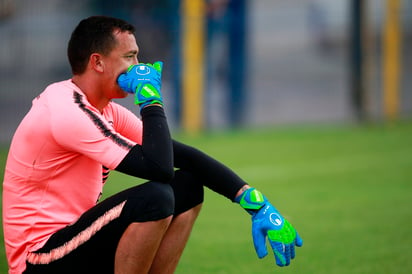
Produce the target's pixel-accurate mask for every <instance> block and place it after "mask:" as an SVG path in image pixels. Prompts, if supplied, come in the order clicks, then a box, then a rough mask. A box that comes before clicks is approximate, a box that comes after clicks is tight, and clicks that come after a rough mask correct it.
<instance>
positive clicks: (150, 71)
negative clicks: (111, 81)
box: [117, 62, 163, 108]
mask: <svg viewBox="0 0 412 274" xmlns="http://www.w3.org/2000/svg"><path fill="white" fill-rule="evenodd" d="M162 67H163V63H162V62H155V63H153V65H152V64H138V65H132V66H130V67H129V68H128V70H127V72H126V73H122V74H121V75H120V76H119V78H118V79H117V83H118V84H119V86H120V87H121V88H122V89H123V90H124V91H126V92H129V93H134V94H135V104H136V105H139V106H140V108H144V107H145V106H147V105H151V104H160V105H163V97H162V93H161V86H162V81H161V77H162Z"/></svg>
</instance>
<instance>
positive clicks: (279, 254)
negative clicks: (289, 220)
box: [270, 241, 286, 266]
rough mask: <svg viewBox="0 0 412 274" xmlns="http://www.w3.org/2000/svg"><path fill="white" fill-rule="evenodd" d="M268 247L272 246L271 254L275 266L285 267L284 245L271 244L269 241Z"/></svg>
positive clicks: (278, 243)
mask: <svg viewBox="0 0 412 274" xmlns="http://www.w3.org/2000/svg"><path fill="white" fill-rule="evenodd" d="M270 245H271V246H272V249H273V253H274V255H275V259H276V264H277V265H278V266H285V265H286V258H285V252H286V248H285V245H284V244H282V243H280V242H272V241H270Z"/></svg>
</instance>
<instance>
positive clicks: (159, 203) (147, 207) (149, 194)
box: [122, 182, 175, 222]
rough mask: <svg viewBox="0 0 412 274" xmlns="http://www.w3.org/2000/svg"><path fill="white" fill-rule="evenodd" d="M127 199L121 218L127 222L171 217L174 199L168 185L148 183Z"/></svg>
mask: <svg viewBox="0 0 412 274" xmlns="http://www.w3.org/2000/svg"><path fill="white" fill-rule="evenodd" d="M136 189H137V190H136V191H135V192H133V193H131V195H130V196H129V197H128V199H127V202H126V204H125V206H124V209H123V212H122V217H123V218H127V219H128V220H129V222H147V221H157V220H160V219H164V218H166V217H168V216H171V215H173V213H174V208H175V199H174V194H173V190H172V188H171V187H170V185H168V184H164V183H157V182H148V183H145V184H142V185H140V186H139V187H138V188H136Z"/></svg>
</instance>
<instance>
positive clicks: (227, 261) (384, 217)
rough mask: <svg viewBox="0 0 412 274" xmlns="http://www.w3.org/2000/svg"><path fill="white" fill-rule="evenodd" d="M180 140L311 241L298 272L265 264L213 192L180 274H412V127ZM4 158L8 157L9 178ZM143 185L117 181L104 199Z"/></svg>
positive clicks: (1, 265)
mask: <svg viewBox="0 0 412 274" xmlns="http://www.w3.org/2000/svg"><path fill="white" fill-rule="evenodd" d="M177 139H179V140H182V141H184V142H186V143H189V144H192V145H194V146H196V147H198V148H200V149H202V150H203V151H205V152H207V153H208V154H210V155H212V156H214V157H215V158H217V159H219V160H221V161H222V162H224V163H226V164H227V165H228V166H230V167H231V168H232V169H233V170H234V171H236V172H237V173H238V174H239V175H240V176H241V177H242V178H244V179H245V180H246V181H247V182H249V183H250V184H252V185H253V186H255V187H257V188H259V189H260V190H261V191H262V192H263V193H264V194H265V195H266V196H267V197H268V198H269V200H270V201H271V202H272V204H274V205H275V206H276V207H277V208H278V209H279V210H280V212H281V213H282V214H283V215H284V216H285V217H286V218H288V219H289V221H290V222H291V223H292V224H293V225H294V226H295V228H296V229H297V230H298V232H299V233H300V234H301V236H302V238H303V240H304V246H303V247H302V248H298V249H297V250H296V253H297V258H296V260H294V261H293V262H292V265H291V266H289V267H286V268H278V267H275V264H274V259H273V257H272V253H271V251H270V250H269V256H267V257H266V258H264V259H262V260H259V259H258V258H257V257H256V254H255V252H254V249H253V244H252V238H251V233H250V229H251V225H250V220H249V216H248V215H247V213H245V212H243V210H241V209H240V208H239V206H238V205H236V204H233V203H231V202H230V201H228V200H227V199H226V198H223V197H221V196H219V195H216V194H215V193H213V192H211V191H209V190H207V191H206V196H205V203H204V206H203V210H202V212H201V214H200V216H199V219H198V221H197V223H196V224H195V227H194V229H193V232H192V235H191V238H190V240H189V243H188V245H187V248H186V250H185V252H184V254H183V257H182V259H181V261H180V264H179V266H178V269H177V271H176V273H177V274H183V273H274V272H278V273H316V274H322V273H328V274H335V273H336V274H338V273H342V274H346V273H362V274H365V273H366V274H367V273H373V274H379V273H400V274H402V273H405V274H406V273H412V262H411V260H409V257H411V255H412V250H411V249H410V246H411V245H412V237H411V236H410V234H409V233H410V231H411V228H412V225H411V222H410V220H411V219H412V210H411V208H412V182H411V179H412V156H411V155H412V146H411V144H412V143H411V140H412V123H410V122H404V123H398V124H392V125H368V126H344V127H336V126H334V127H331V126H324V127H316V128H314V127H300V128H277V129H272V130H256V131H238V132H226V133H213V134H206V135H202V136H198V137H188V136H177ZM5 157H6V149H3V150H1V153H0V169H1V170H0V175H1V178H2V177H3V166H4V163H5V162H4V161H5ZM135 182H139V181H137V180H135V179H133V178H131V177H128V176H124V175H121V174H118V173H115V172H113V174H112V176H111V178H110V179H109V180H108V182H107V183H106V186H105V195H106V196H108V195H110V194H112V193H114V192H116V191H118V190H120V189H123V188H125V187H128V186H131V185H132V184H133V183H135ZM0 230H1V228H0ZM0 232H1V231H0ZM1 235H2V233H1ZM0 244H1V245H2V246H1V247H0V273H7V268H6V261H5V256H4V247H3V246H4V245H3V238H2V237H0Z"/></svg>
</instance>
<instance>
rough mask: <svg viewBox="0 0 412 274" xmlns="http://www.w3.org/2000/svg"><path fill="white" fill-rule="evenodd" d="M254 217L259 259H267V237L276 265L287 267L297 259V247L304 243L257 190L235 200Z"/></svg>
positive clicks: (252, 190) (245, 193)
mask: <svg viewBox="0 0 412 274" xmlns="http://www.w3.org/2000/svg"><path fill="white" fill-rule="evenodd" d="M235 202H237V203H239V204H240V205H241V206H242V207H243V208H244V209H245V210H246V211H247V212H248V213H249V214H250V215H252V236H253V243H254V246H255V250H256V253H257V255H258V257H259V258H263V257H265V256H266V255H267V254H268V252H267V249H266V236H267V237H268V239H269V243H270V245H271V247H272V249H273V252H274V255H275V259H276V264H277V265H278V266H287V265H289V264H290V260H291V259H293V258H294V257H295V245H296V246H302V244H303V241H302V239H301V238H300V237H299V235H298V233H297V232H296V230H295V229H294V228H293V227H292V225H291V224H290V223H289V222H288V221H287V220H286V219H285V218H283V217H282V215H280V213H279V212H278V211H277V210H276V208H275V207H274V206H273V205H271V204H270V203H269V201H268V200H267V199H266V197H265V196H263V194H262V193H260V192H259V191H258V190H256V189H255V188H249V189H247V190H245V191H244V192H243V193H242V194H241V195H239V196H238V197H236V198H235Z"/></svg>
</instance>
